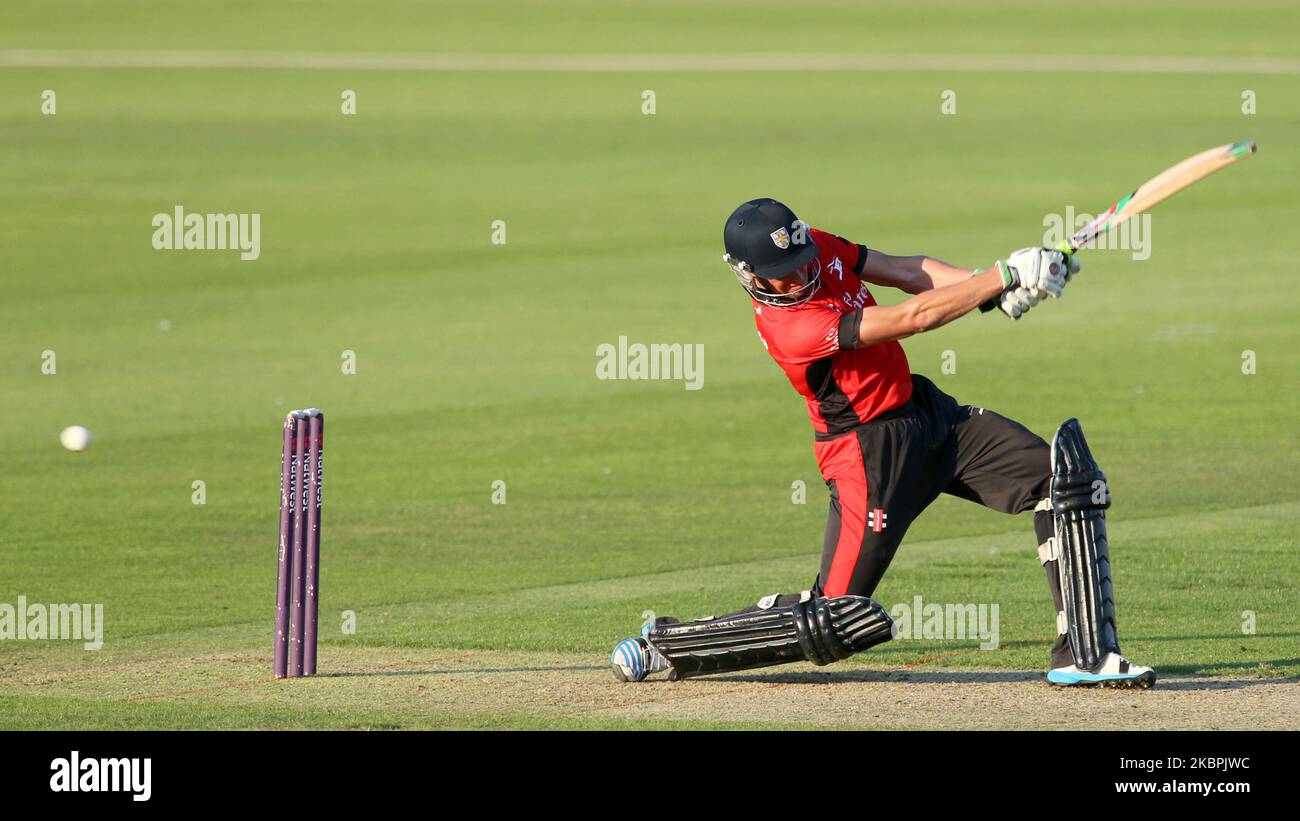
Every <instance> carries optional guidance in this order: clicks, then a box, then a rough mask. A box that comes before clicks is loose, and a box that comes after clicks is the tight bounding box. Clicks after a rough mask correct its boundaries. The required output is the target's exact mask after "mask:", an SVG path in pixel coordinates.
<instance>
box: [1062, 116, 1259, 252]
mask: <svg viewBox="0 0 1300 821" xmlns="http://www.w3.org/2000/svg"><path fill="white" fill-rule="evenodd" d="M1258 148H1259V146H1257V145H1256V144H1255V141H1254V140H1242V141H1241V142H1235V143H1228V144H1227V145H1220V146H1217V147H1215V148H1211V149H1209V150H1206V151H1202V152H1201V153H1199V154H1196V155H1194V156H1191V157H1188V158H1187V159H1185V160H1183V161H1182V162H1180V163H1178V164H1177V165H1175V166H1172V167H1170V168H1167V169H1165V170H1164V171H1162V172H1161V173H1159V174H1157V175H1156V176H1154V177H1152V178H1151V179H1149V180H1147V181H1146V182H1144V183H1142V185H1141V186H1140V187H1139V188H1138V189H1137V190H1136V191H1134V192H1133V193H1132V194H1129V195H1128V196H1127V197H1124V198H1123V199H1121V200H1120V201H1119V202H1117V203H1115V204H1114V205H1112V206H1111V207H1110V208H1108V209H1107V210H1106V211H1105V212H1104V213H1102V214H1101V215H1100V216H1098V217H1097V218H1096V219H1095V220H1093V221H1092V222H1090V223H1088V224H1087V225H1085V226H1084V227H1083V228H1081V229H1079V230H1078V231H1077V232H1075V234H1074V235H1073V236H1071V237H1070V238H1069V239H1067V240H1063V241H1062V242H1061V243H1059V244H1058V245H1057V246H1056V248H1057V250H1060V251H1065V252H1066V253H1068V254H1072V253H1074V252H1075V251H1077V250H1079V249H1080V248H1082V247H1083V246H1085V245H1087V244H1088V243H1089V242H1092V241H1093V240H1094V239H1096V238H1097V237H1099V236H1101V235H1102V234H1104V233H1106V232H1107V231H1109V230H1110V229H1112V228H1114V227H1115V226H1117V225H1119V224H1120V223H1122V222H1124V221H1125V220H1126V219H1128V218H1129V217H1131V216H1133V215H1134V214H1141V213H1142V212H1144V211H1149V210H1150V209H1151V207H1152V206H1154V205H1156V204H1157V203H1159V202H1162V201H1164V200H1166V199H1168V198H1169V197H1172V196H1173V195H1174V194H1177V193H1178V192H1179V191H1182V190H1183V189H1184V188H1186V187H1187V186H1189V185H1191V184H1192V183H1194V182H1196V181H1198V180H1203V179H1205V178H1206V177H1208V176H1210V175H1211V174H1213V173H1214V172H1215V171H1218V170H1219V169H1220V168H1223V167H1224V166H1226V165H1231V164H1232V163H1234V162H1236V161H1237V160H1239V159H1241V158H1242V157H1249V156H1250V155H1251V154H1254V153H1255V151H1256V150H1257V149H1258Z"/></svg>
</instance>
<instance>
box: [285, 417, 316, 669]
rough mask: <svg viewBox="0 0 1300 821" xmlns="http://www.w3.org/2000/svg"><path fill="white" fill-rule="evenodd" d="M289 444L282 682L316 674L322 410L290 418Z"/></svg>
mask: <svg viewBox="0 0 1300 821" xmlns="http://www.w3.org/2000/svg"><path fill="white" fill-rule="evenodd" d="M283 444H284V453H283V456H282V460H281V463H280V549H279V557H278V563H277V568H276V569H277V573H276V590H275V677H276V678H284V677H285V676H304V675H305V676H312V675H315V674H316V618H317V615H318V607H317V592H318V585H319V583H320V508H321V485H322V480H323V479H324V475H325V472H324V457H325V415H324V414H323V413H321V411H320V409H319V408H309V409H307V410H296V411H292V412H290V413H289V414H288V415H287V416H285V417H284V443H283Z"/></svg>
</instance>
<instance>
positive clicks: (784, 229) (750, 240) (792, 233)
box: [722, 197, 821, 306]
mask: <svg viewBox="0 0 1300 821" xmlns="http://www.w3.org/2000/svg"><path fill="white" fill-rule="evenodd" d="M722 243H723V245H724V247H725V248H726V249H727V253H725V254H723V256H722V260H723V262H725V263H727V264H728V265H730V266H731V270H732V271H734V272H735V274H736V279H738V280H740V285H741V287H742V288H744V289H745V290H746V291H748V292H749V295H750V296H752V297H753V298H754V299H755V300H756V301H758V302H761V303H763V304H764V305H776V306H789V305H801V304H803V303H804V302H807V301H808V300H809V299H811V298H812V295H813V292H815V291H816V290H817V286H818V285H819V284H820V282H821V270H820V269H819V268H818V269H815V270H814V271H813V273H812V275H811V276H809V277H808V281H807V282H805V283H804V284H803V285H801V286H799V287H798V288H796V289H794V290H793V291H789V292H787V293H784V294H776V293H772V292H770V291H765V290H763V288H762V287H761V286H760V285H759V283H758V282H756V281H755V280H756V279H785V278H786V277H788V276H790V275H791V274H793V273H795V272H796V271H798V270H799V269H800V268H802V267H803V266H805V265H807V264H808V263H810V262H813V261H815V260H816V259H817V245H816V243H814V242H813V239H812V237H811V236H809V231H808V226H807V225H805V224H804V223H803V221H801V220H800V219H799V218H798V217H796V216H795V215H794V212H793V211H791V210H790V209H789V208H787V207H786V206H785V205H784V204H782V203H780V202H777V201H776V200H774V199H771V198H769V197H761V198H759V199H756V200H750V201H749V202H746V203H744V204H742V205H741V206H740V207H739V208H737V209H736V210H735V211H732V212H731V216H729V217H727V224H726V226H725V227H724V228H723V229H722Z"/></svg>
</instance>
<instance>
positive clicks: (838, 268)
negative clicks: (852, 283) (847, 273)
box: [826, 257, 844, 282]
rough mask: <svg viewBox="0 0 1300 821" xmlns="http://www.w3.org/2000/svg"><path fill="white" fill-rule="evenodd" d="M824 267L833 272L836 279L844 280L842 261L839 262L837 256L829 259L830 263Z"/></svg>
mask: <svg viewBox="0 0 1300 821" xmlns="http://www.w3.org/2000/svg"><path fill="white" fill-rule="evenodd" d="M826 268H827V270H829V271H830V272H831V273H832V274H835V278H836V279H838V280H839V281H840V282H843V281H844V263H843V262H840V258H839V257H836V258H835V259H833V260H831V264H830V265H827V266H826Z"/></svg>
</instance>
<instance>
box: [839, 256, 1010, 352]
mask: <svg viewBox="0 0 1300 821" xmlns="http://www.w3.org/2000/svg"><path fill="white" fill-rule="evenodd" d="M1003 287H1004V286H1003V282H1002V273H1001V272H1000V271H999V270H998V269H997V267H993V268H990V269H989V270H987V271H983V272H982V273H978V274H975V275H974V276H971V275H970V274H969V273H967V274H966V275H965V276H964V277H963V278H962V279H961V280H959V281H957V282H954V283H953V284H951V285H945V286H943V287H941V288H934V289H931V290H929V291H924V292H922V293H920V294H917V295H916V296H914V297H912V298H911V299H909V300H907V301H906V302H903V303H900V304H898V305H889V306H878V305H877V306H872V307H870V308H865V309H863V311H862V323H861V325H859V326H858V340H859V343H860V344H862V345H864V346H865V345H874V344H876V343H877V342H886V341H888V340H891V339H906V338H907V337H909V336H913V335H915V334H919V333H925V332H926V331H932V330H934V329H935V328H941V327H943V326H944V325H947V324H948V323H949V322H952V321H953V320H954V319H957V318H958V317H960V316H964V315H966V314H968V313H970V312H971V311H973V310H975V309H976V308H978V307H979V306H980V305H981V304H983V303H984V302H987V301H988V300H990V299H993V298H994V297H996V296H998V295H999V294H1001V293H1002V289H1003Z"/></svg>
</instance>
